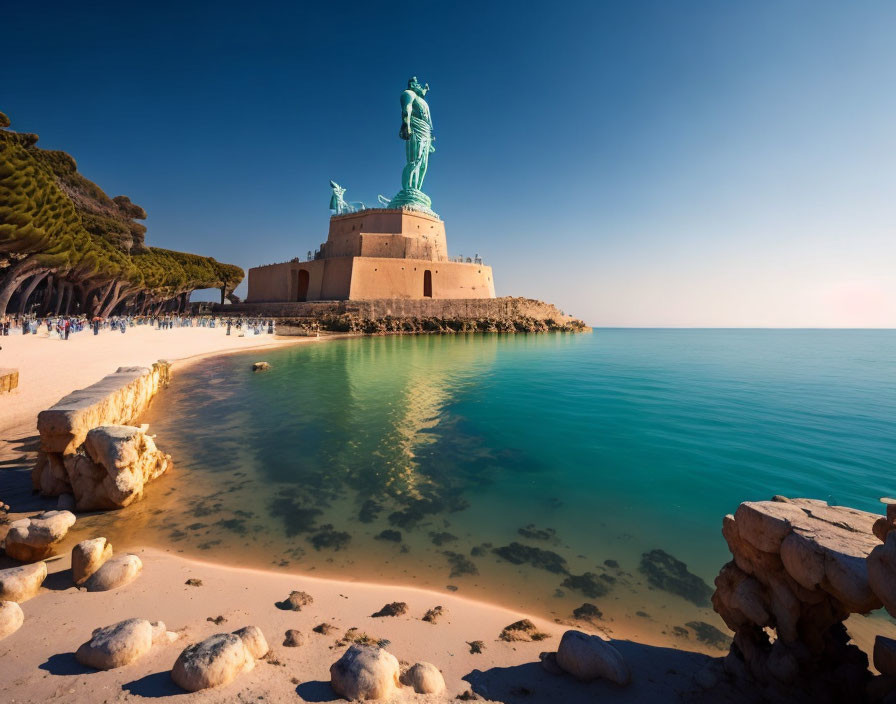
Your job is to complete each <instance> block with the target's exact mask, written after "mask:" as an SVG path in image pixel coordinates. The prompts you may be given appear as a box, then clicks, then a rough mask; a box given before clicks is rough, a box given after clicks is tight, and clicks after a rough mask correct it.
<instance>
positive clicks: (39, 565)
mask: <svg viewBox="0 0 896 704" xmlns="http://www.w3.org/2000/svg"><path fill="white" fill-rule="evenodd" d="M46 578H47V565H46V563H44V562H35V563H34V564H33V565H22V566H21V567H10V568H9V569H6V570H0V600H3V601H16V602H18V603H20V604H21V603H22V602H23V601H27V600H28V599H30V598H31V597H33V596H35V595H36V594H37V593H38V592H39V591H40V585H41V584H43V581H44V580H45V579H46Z"/></svg>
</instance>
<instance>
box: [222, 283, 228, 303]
mask: <svg viewBox="0 0 896 704" xmlns="http://www.w3.org/2000/svg"><path fill="white" fill-rule="evenodd" d="M226 295H227V287H226V286H222V287H221V305H222V306H223V305H224V297H225V296H226Z"/></svg>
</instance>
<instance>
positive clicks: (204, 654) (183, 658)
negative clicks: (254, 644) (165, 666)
mask: <svg viewBox="0 0 896 704" xmlns="http://www.w3.org/2000/svg"><path fill="white" fill-rule="evenodd" d="M254 667H255V660H254V659H253V657H252V655H251V654H250V653H249V651H248V649H247V648H246V646H245V645H244V644H243V641H242V639H241V638H240V637H239V636H235V635H234V634H232V633H218V634H216V635H213V636H211V637H209V638H206V639H205V640H204V641H202V642H200V643H194V644H193V645H190V646H188V647H187V648H185V649H184V651H183V652H182V653H181V654H180V656H179V657H178V658H177V662H175V663H174V668H173V669H172V670H171V679H173V680H174V682H175V683H176V684H177V685H178V686H179V687H181V688H183V689H185V690H187V691H188V692H198V691H199V690H200V689H208V688H209V687H220V686H222V685H225V684H229V683H230V682H232V681H233V680H234V679H236V677H237V676H238V675H239V674H240V673H241V672H249V671H250V670H252V668H254Z"/></svg>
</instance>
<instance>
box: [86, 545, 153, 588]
mask: <svg viewBox="0 0 896 704" xmlns="http://www.w3.org/2000/svg"><path fill="white" fill-rule="evenodd" d="M142 570H143V562H142V561H141V560H140V558H139V557H137V556H136V555H128V554H122V555H116V556H115V557H111V558H109V559H108V560H107V561H106V562H105V563H104V564H103V565H102V566H101V567H100V568H99V569H98V570H97V571H96V572H94V573H93V574H92V575H90V577H89V578H88V579H87V581H85V582H84V586H85V587H87V591H89V592H107V591H109V590H110V589H118V588H119V587H123V586H125V585H126V584H130V583H131V582H133V581H134V580H135V579H137V577H138V576H140V572H141V571H142Z"/></svg>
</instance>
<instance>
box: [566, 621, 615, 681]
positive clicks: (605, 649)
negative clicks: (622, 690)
mask: <svg viewBox="0 0 896 704" xmlns="http://www.w3.org/2000/svg"><path fill="white" fill-rule="evenodd" d="M556 663H557V666H558V667H560V669H561V670H563V671H564V672H568V673H569V674H570V675H572V676H573V677H575V678H576V679H580V680H584V681H588V680H595V679H598V678H600V679H605V680H610V681H611V682H615V683H616V684H623V685H624V684H628V683H629V682H630V681H631V678H632V676H631V672H630V671H629V669H628V665H627V664H626V662H625V660H624V659H623V657H622V655H621V654H620V652H619V651H618V650H616V648H614V647H613V646H612V645H610V644H609V643H607V642H606V641H605V640H603V639H602V638H601V637H600V636H592V635H588V634H587V633H582V632H581V631H567V632H566V633H564V634H563V638H561V639H560V646H559V647H558V648H557V656H556Z"/></svg>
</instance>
